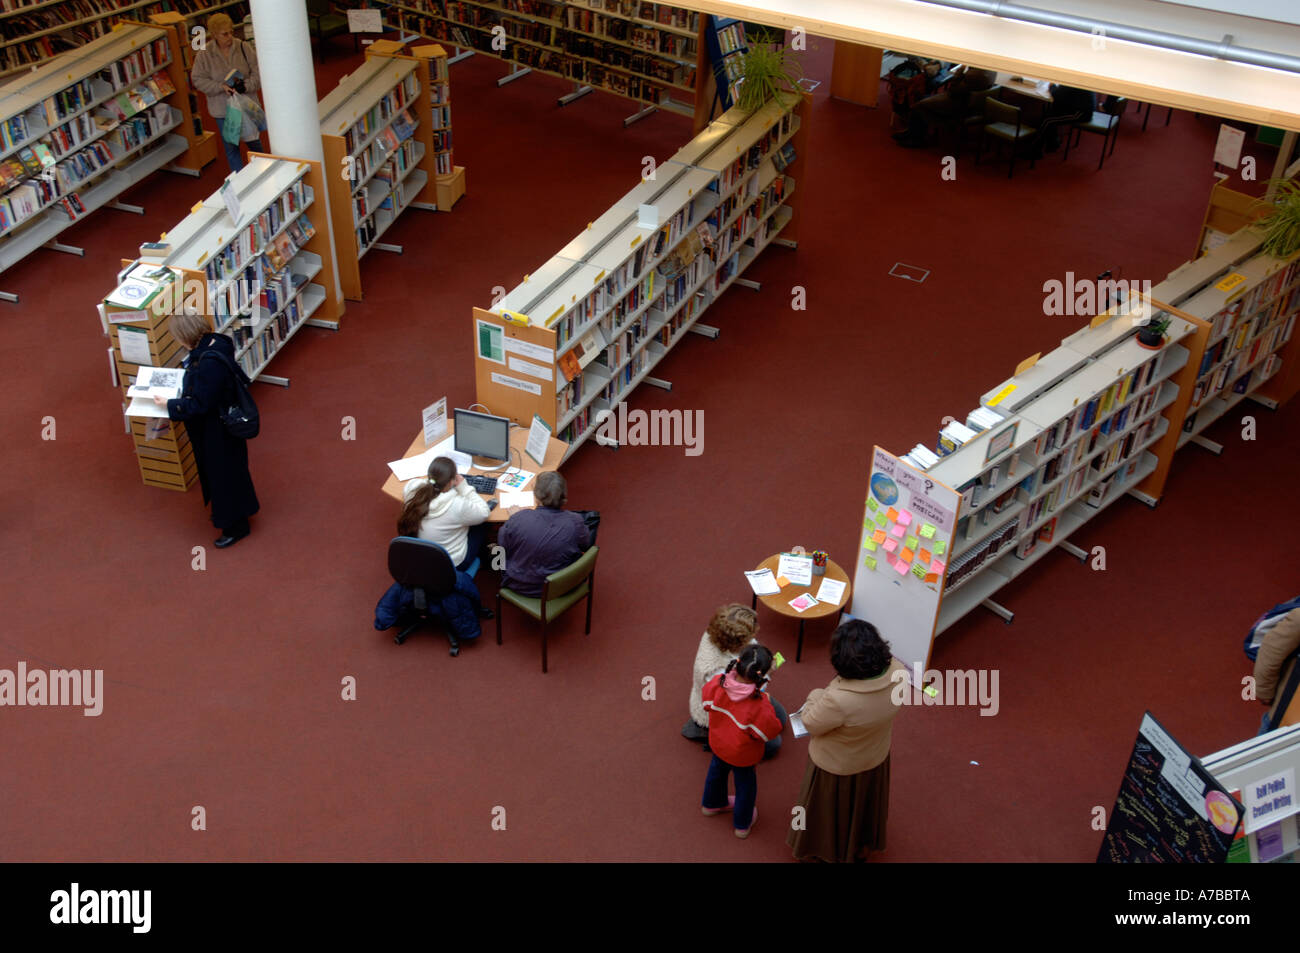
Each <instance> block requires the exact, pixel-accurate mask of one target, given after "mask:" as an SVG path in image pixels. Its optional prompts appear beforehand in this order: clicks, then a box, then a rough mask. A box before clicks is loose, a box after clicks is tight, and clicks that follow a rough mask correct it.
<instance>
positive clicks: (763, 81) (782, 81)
mask: <svg viewBox="0 0 1300 953" xmlns="http://www.w3.org/2000/svg"><path fill="white" fill-rule="evenodd" d="M803 75H804V72H803V64H802V63H800V62H799V58H798V57H797V56H795V55H794V54H793V53H791V52H790V51H789V50H787V49H786V48H785V45H784V44H782V43H778V42H777V40H776V37H775V36H773V35H772V34H771V33H769V32H767V31H763V32H762V33H760V34H759V35H758V36H757V37H755V39H754V41H753V42H752V43H750V44H749V49H748V50H746V51H745V52H744V53H742V54H741V57H740V78H739V79H738V80H737V81H736V105H737V106H740V107H741V108H742V109H750V110H753V109H758V108H759V107H760V106H762V105H763V104H764V103H765V102H767V101H768V100H769V99H771V98H772V97H773V96H776V95H777V94H778V93H788V92H797V91H798V89H799V86H798V83H799V80H801V79H803Z"/></svg>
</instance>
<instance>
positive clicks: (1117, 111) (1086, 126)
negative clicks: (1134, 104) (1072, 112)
mask: <svg viewBox="0 0 1300 953" xmlns="http://www.w3.org/2000/svg"><path fill="white" fill-rule="evenodd" d="M1127 107H1128V100H1127V99H1125V98H1124V97H1123V96H1111V97H1109V98H1107V100H1106V102H1105V104H1104V105H1103V106H1102V107H1101V109H1099V110H1097V111H1096V112H1094V113H1093V114H1092V117H1091V118H1090V119H1083V120H1080V121H1079V122H1076V123H1075V124H1074V126H1073V131H1072V132H1071V133H1067V135H1066V142H1065V155H1064V156H1062V157H1061V161H1065V160H1066V159H1068V158H1070V139H1071V138H1073V139H1074V142H1075V144H1076V145H1077V144H1078V142H1079V139H1080V138H1081V137H1082V133H1085V132H1086V133H1089V134H1091V135H1094V136H1101V158H1099V159H1098V160H1097V169H1098V171H1100V170H1101V167H1102V166H1103V165H1104V164H1105V162H1106V156H1108V155H1110V154H1111V153H1113V152H1114V151H1115V143H1116V142H1117V141H1118V140H1119V121H1120V117H1121V116H1123V115H1124V110H1125V109H1126V108H1127ZM1107 146H1109V147H1110V151H1109V152H1108V151H1107V149H1106V147H1107Z"/></svg>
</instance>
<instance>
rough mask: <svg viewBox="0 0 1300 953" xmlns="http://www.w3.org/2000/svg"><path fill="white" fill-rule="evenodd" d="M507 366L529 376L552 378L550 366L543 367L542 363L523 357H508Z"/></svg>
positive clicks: (546, 379) (544, 378)
mask: <svg viewBox="0 0 1300 953" xmlns="http://www.w3.org/2000/svg"><path fill="white" fill-rule="evenodd" d="M506 340H507V341H508V340H510V339H509V338H506ZM507 350H508V348H507ZM506 366H507V367H509V368H510V369H511V370H512V371H518V372H519V373H521V374H527V375H528V376H529V377H536V378H540V379H541V380H544V381H548V380H550V379H551V369H550V368H549V367H543V366H542V365H541V364H534V363H533V362H532V361H525V360H524V359H523V358H519V357H507V358H506Z"/></svg>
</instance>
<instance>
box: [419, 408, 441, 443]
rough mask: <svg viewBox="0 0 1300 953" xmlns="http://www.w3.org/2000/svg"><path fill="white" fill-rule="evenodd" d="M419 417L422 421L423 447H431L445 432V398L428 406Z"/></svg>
mask: <svg viewBox="0 0 1300 953" xmlns="http://www.w3.org/2000/svg"><path fill="white" fill-rule="evenodd" d="M420 416H421V417H422V418H423V420H424V445H425V446H426V447H432V446H433V445H434V444H435V443H437V442H438V441H439V440H441V439H442V437H443V435H444V434H445V433H446V432H447V398H446V397H444V398H442V399H441V400H439V401H435V402H434V403H432V404H430V405H429V406H428V407H426V408H424V410H423V411H421V412H420Z"/></svg>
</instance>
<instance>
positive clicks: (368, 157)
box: [352, 110, 416, 190]
mask: <svg viewBox="0 0 1300 953" xmlns="http://www.w3.org/2000/svg"><path fill="white" fill-rule="evenodd" d="M415 126H416V122H415V120H414V119H412V118H411V114H410V113H409V112H407V111H406V110H403V111H402V112H401V113H399V114H398V115H397V118H395V119H394V120H393V122H392V124H390V125H389V126H387V127H386V128H385V129H384V130H383V131H382V132H380V133H379V134H378V135H377V136H375V138H374V141H373V142H371V143H370V145H369V146H367V147H366V148H365V150H364V151H363V152H362V153H361V154H360V155H358V156H357V157H356V158H355V159H354V160H353V163H352V187H353V189H354V190H355V189H358V188H360V187H361V185H362V183H363V182H365V180H366V179H368V178H370V172H371V170H372V169H374V168H375V167H376V166H379V165H381V164H383V163H385V162H387V161H388V159H389V157H390V156H391V155H393V154H394V153H398V152H402V151H403V147H404V146H407V147H411V148H413V147H414V143H412V142H411V141H410V139H411V136H412V135H413V134H414V133H415ZM406 151H408V152H409V149H407V150H406Z"/></svg>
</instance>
